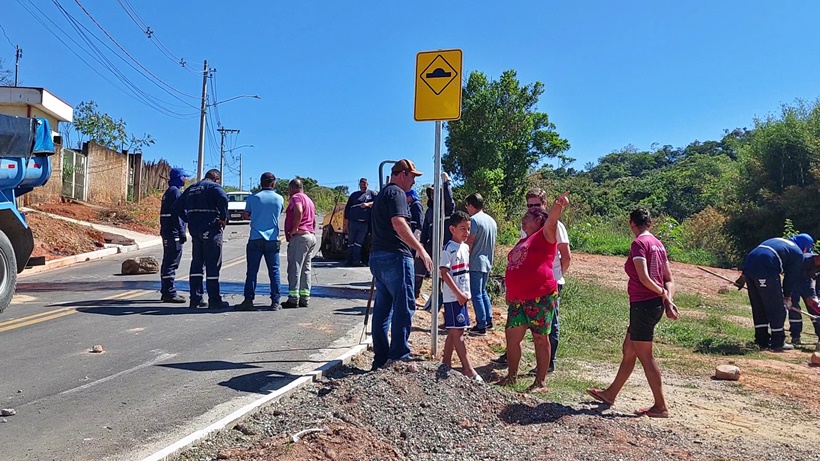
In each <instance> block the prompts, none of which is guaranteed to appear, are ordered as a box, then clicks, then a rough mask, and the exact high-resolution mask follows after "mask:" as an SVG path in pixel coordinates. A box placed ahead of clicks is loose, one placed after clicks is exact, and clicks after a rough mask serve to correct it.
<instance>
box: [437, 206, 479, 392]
mask: <svg viewBox="0 0 820 461" xmlns="http://www.w3.org/2000/svg"><path fill="white" fill-rule="evenodd" d="M450 232H452V234H453V237H452V238H451V239H450V241H449V242H447V245H445V246H444V249H442V250H441V262H440V265H439V266H440V267H439V271H440V272H441V279H442V280H443V281H444V289H443V290H442V296H443V298H444V326H445V327H446V328H447V340H446V341H445V342H444V356H443V357H442V360H441V362H442V364H443V365H444V366H445V367H447V368H448V369H449V368H450V367H452V364H453V350H455V352H456V354H458V359H459V360H460V361H461V371H462V373H464V375H465V376H467V377H468V378H472V379H473V380H475V381H478V382H483V381H484V380H483V379H482V378H481V376H480V375H479V374H478V373H477V372H476V371H475V369H473V366H472V365H470V359H469V357H467V347H466V345H465V344H464V336H465V335H464V332H465V331H466V330H467V328H469V327H470V317H469V316H468V315H467V302H468V301H469V300H470V248H469V247H468V246H467V244H466V243H465V242H466V241H467V237H469V236H470V216H469V215H467V213H465V212H463V211H456V212H454V213H453V214H452V215H451V216H450Z"/></svg>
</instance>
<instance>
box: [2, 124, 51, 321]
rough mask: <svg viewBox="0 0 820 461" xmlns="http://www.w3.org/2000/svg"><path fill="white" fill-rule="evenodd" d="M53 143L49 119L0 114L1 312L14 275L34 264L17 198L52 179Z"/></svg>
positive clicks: (28, 232) (31, 240)
mask: <svg viewBox="0 0 820 461" xmlns="http://www.w3.org/2000/svg"><path fill="white" fill-rule="evenodd" d="M52 155H54V141H53V139H52V134H51V127H50V126H49V123H48V120H46V119H43V118H27V117H14V116H11V115H3V114H0V312H3V311H4V310H5V309H6V307H8V305H9V304H11V299H12V297H13V296H14V289H15V285H16V284H17V274H19V273H20V272H22V271H23V269H25V268H26V267H28V266H30V265H35V264H44V263H45V261H44V258H39V259H38V260H37V261H34V258H31V259H32V260H31V261H30V257H31V252H32V250H33V249H34V237H33V235H32V233H31V229H30V228H29V227H28V224H26V217H25V216H24V215H23V214H22V213H20V210H18V209H17V197H20V196H22V195H24V194H27V193H29V192H31V191H32V190H34V188H35V187H39V186H42V185H43V184H45V183H46V182H47V181H48V179H49V178H50V177H51V156H52Z"/></svg>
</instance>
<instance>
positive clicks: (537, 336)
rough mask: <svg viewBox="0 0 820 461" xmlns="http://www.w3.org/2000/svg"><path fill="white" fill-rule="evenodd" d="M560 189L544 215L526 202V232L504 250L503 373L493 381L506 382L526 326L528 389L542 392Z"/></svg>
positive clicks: (563, 198) (563, 201)
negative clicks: (531, 372) (531, 375)
mask: <svg viewBox="0 0 820 461" xmlns="http://www.w3.org/2000/svg"><path fill="white" fill-rule="evenodd" d="M568 194H569V191H567V192H564V193H563V194H561V195H560V196H558V198H556V199H555V201H554V202H553V204H552V209H551V210H550V212H549V216H547V213H546V212H544V210H542V209H541V208H540V207H531V208H530V209H529V210H527V214H525V215H524V218H522V219H521V228H522V229H523V230H524V232H525V233H526V234H527V236H526V237H524V238H522V239H521V240H519V241H518V243H517V244H516V245H515V247H514V248H513V249H512V250H510V253H509V254H508V255H507V271H506V274H505V276H504V281H505V284H506V286H507V327H506V330H505V332H504V334H505V336H506V340H507V360H508V364H509V365H508V366H509V369H508V372H507V376H506V377H505V378H503V379H502V380H501V381H499V384H500V385H502V386H506V385H509V384H514V383H515V382H516V378H517V377H518V365H519V362H520V361H521V341H522V340H523V339H524V335H525V334H526V333H527V330H530V331H531V332H532V340H533V343H534V344H535V360H536V363H537V372H536V375H535V383H533V385H532V386H530V388H529V391H531V392H546V390H547V389H546V385H545V384H544V380H545V379H546V377H547V367H548V366H549V360H550V342H549V334H550V330H551V329H552V316H553V315H554V313H555V302H556V300H557V299H558V284H557V283H556V282H555V277H553V272H552V262H553V259H554V258H555V253H556V251H557V240H556V238H555V236H556V234H557V232H558V220H559V219H560V218H561V212H562V211H563V209H564V207H565V206H567V205H569V198H567V195H568Z"/></svg>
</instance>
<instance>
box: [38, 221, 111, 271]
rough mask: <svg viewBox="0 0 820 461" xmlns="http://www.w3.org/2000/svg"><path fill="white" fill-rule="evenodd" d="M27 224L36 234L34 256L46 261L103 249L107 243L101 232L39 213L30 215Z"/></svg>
mask: <svg viewBox="0 0 820 461" xmlns="http://www.w3.org/2000/svg"><path fill="white" fill-rule="evenodd" d="M26 222H27V223H28V225H29V227H30V228H31V231H32V233H33V234H34V251H33V252H32V254H31V255H32V256H45V258H46V261H51V260H54V259H59V258H63V257H66V256H73V255H78V254H82V253H88V252H90V251H94V250H99V249H101V248H102V247H103V246H104V244H105V241H104V240H103V234H102V232H100V231H97V230H94V229H92V228H90V227H88V226H81V225H79V224H74V223H70V222H68V221H65V220H62V219H57V218H52V217H49V216H46V215H42V214H38V213H28V214H27V215H26Z"/></svg>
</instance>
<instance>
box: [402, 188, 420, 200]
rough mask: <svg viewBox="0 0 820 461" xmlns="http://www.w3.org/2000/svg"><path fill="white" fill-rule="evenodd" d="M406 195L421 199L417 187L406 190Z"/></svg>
mask: <svg viewBox="0 0 820 461" xmlns="http://www.w3.org/2000/svg"><path fill="white" fill-rule="evenodd" d="M404 195H406V196H408V197H412V198H413V200H415V201H417V202H418V201H419V193H418V192H416V190H415V189H410V190H409V191H407V192H405V193H404Z"/></svg>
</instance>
